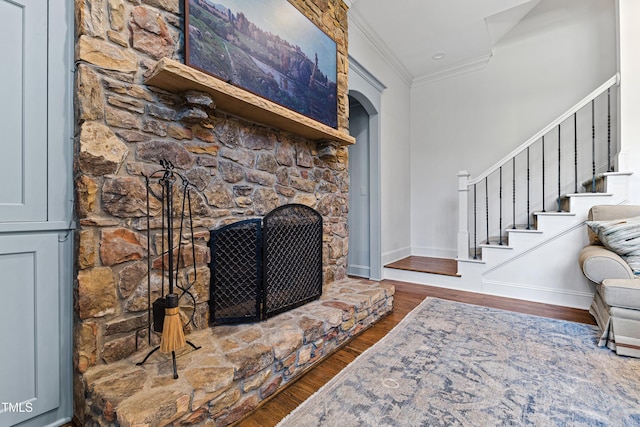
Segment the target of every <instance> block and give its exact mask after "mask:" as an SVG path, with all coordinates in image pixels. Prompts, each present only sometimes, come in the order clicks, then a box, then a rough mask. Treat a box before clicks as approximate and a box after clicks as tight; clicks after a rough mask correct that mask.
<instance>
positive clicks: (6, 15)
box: [0, 0, 73, 427]
mask: <svg viewBox="0 0 640 427" xmlns="http://www.w3.org/2000/svg"><path fill="white" fill-rule="evenodd" d="M72 6H73V2H71V1H70V0H0V52H2V62H0V343H1V345H0V426H3V427H5V426H7V427H8V426H44V425H60V424H62V423H63V422H65V421H67V420H69V418H70V416H71V411H72V409H71V406H72V405H71V375H72V374H71V373H72V371H71V342H72V332H71V330H72V326H71V325H72V303H71V299H72V283H73V282H72V277H73V275H72V251H73V247H72V244H73V238H72V237H73V236H72V228H73V226H72V221H71V219H72V194H73V192H72V180H71V176H72V170H71V166H70V165H72V155H73V154H72V143H71V132H70V129H72V125H73V116H72V113H71V111H72V110H71V101H70V99H71V90H70V88H71V76H72V73H70V64H72V60H71V54H70V52H71V49H70V48H69V47H70V43H71V39H72V34H73V33H72V28H73V26H72V23H73V20H72Z"/></svg>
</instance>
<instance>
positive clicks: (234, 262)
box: [209, 219, 262, 324]
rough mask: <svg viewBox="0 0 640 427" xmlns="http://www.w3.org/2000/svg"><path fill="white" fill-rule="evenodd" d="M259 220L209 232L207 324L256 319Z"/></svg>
mask: <svg viewBox="0 0 640 427" xmlns="http://www.w3.org/2000/svg"><path fill="white" fill-rule="evenodd" d="M260 241H261V229H260V220H259V219H252V220H246V221H241V222H237V223H235V224H231V225H227V226H225V227H222V228H220V229H218V230H215V231H212V232H211V239H210V241H209V246H210V247H211V291H210V293H211V297H210V299H209V311H210V313H211V318H210V323H213V324H222V323H241V322H250V321H256V320H259V318H260V299H261V297H262V295H261V291H260V289H261V284H262V280H261V276H262V271H261V250H260V248H261V244H260Z"/></svg>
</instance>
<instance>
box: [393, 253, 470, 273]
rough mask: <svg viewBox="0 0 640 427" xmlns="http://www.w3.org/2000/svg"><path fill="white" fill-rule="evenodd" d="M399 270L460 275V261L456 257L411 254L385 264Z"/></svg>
mask: <svg viewBox="0 0 640 427" xmlns="http://www.w3.org/2000/svg"><path fill="white" fill-rule="evenodd" d="M385 267H386V268H395V269H397V270H408V271H418V272H421V273H434V274H442V275H444V276H458V262H457V261H456V260H455V259H448V258H431V257H421V256H410V257H407V258H403V259H401V260H399V261H396V262H392V263H391V264H387V265H385Z"/></svg>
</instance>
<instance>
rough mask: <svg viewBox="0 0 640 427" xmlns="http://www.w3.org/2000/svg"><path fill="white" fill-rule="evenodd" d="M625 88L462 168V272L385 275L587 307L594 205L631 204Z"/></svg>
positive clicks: (600, 93)
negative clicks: (621, 108)
mask: <svg viewBox="0 0 640 427" xmlns="http://www.w3.org/2000/svg"><path fill="white" fill-rule="evenodd" d="M617 84H618V80H617V78H616V77H613V78H612V79H610V80H609V81H607V82H605V84H603V85H602V86H600V87H599V88H598V89H596V90H595V91H594V92H592V93H591V94H589V95H588V96H587V97H585V98H584V99H583V100H582V101H580V102H579V103H578V104H576V105H575V106H574V107H572V108H571V109H570V110H568V111H567V112H566V113H565V114H563V115H562V116H560V117H559V118H558V119H557V120H555V121H554V122H552V123H551V124H550V125H549V126H547V127H545V128H544V129H543V130H542V131H540V132H539V133H538V134H536V135H535V136H534V137H532V138H531V139H529V140H528V141H527V142H525V143H524V144H522V145H521V146H520V147H518V148H517V149H516V150H515V151H514V152H512V153H511V154H509V155H508V156H507V157H505V158H504V159H503V160H502V161H500V162H498V163H497V164H496V165H495V166H494V167H492V168H490V169H489V170H488V171H487V172H485V173H483V174H481V175H480V176H479V177H478V178H475V179H473V180H470V179H469V174H468V173H466V172H465V171H462V172H460V173H459V174H458V183H459V185H458V191H459V233H458V257H457V262H458V271H457V272H458V274H457V276H445V275H441V274H433V273H426V272H419V271H408V270H400V269H397V268H389V267H385V269H384V277H385V278H387V279H392V280H401V281H407V282H413V283H420V284H425V285H432V286H440V287H444V288H450V289H458V290H464V291H471V292H477V293H484V294H490V295H498V296H503V297H508V298H516V299H523V300H528V301H535V302H542V303H547V304H555V305H562V306H567V307H575V308H580V309H586V308H588V307H589V305H590V303H591V299H592V297H593V293H594V291H595V289H594V286H593V284H592V283H590V282H589V281H588V280H587V279H586V278H585V277H584V275H583V274H582V272H581V271H580V268H579V266H578V254H579V252H580V250H581V249H582V248H583V247H584V246H585V245H586V244H587V243H588V241H587V232H586V228H585V227H586V225H585V224H584V222H585V220H586V219H587V215H588V212H589V208H590V207H591V206H594V205H599V204H609V205H612V204H624V203H627V202H628V200H629V182H630V178H629V177H630V175H631V174H630V173H625V172H613V169H614V167H615V163H616V162H615V156H614V155H613V154H612V153H613V152H615V151H616V149H617V148H616V147H617V144H615V143H613V141H612V140H613V138H612V129H611V123H612V111H611V104H612V102H611V96H612V90H611V89H612V88H614V86H616V85H617ZM596 111H606V113H605V114H603V117H596ZM589 116H590V120H589ZM582 122H586V124H584V123H582ZM589 122H590V123H589ZM581 123H582V124H581ZM581 126H582V127H581ZM583 128H585V129H583ZM588 128H590V129H588ZM603 128H604V129H603ZM567 140H568V141H567ZM585 140H586V142H585ZM603 141H604V142H603ZM545 144H546V147H545ZM549 147H551V149H549ZM532 158H534V160H533V161H532ZM568 160H570V161H569V162H568ZM545 162H546V164H545ZM550 163H551V167H550V166H549V164H550ZM570 163H573V164H570ZM470 207H471V208H470ZM507 218H508V219H507ZM480 236H483V237H480Z"/></svg>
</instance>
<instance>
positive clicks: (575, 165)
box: [573, 113, 578, 193]
mask: <svg viewBox="0 0 640 427" xmlns="http://www.w3.org/2000/svg"><path fill="white" fill-rule="evenodd" d="M573 182H574V188H573V192H574V193H577V192H578V115H577V113H573Z"/></svg>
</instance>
